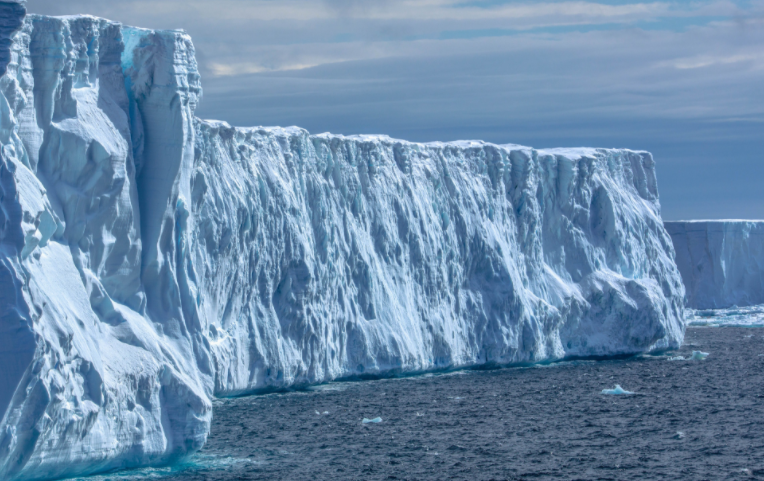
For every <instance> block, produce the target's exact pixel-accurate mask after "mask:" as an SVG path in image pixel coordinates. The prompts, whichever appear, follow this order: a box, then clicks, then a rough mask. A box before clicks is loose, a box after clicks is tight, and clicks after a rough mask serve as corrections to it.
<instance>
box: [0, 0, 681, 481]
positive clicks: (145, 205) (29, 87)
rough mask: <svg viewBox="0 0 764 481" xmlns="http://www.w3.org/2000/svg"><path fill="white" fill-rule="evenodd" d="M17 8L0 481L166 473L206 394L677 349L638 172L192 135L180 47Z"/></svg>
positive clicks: (397, 144)
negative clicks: (142, 469)
mask: <svg viewBox="0 0 764 481" xmlns="http://www.w3.org/2000/svg"><path fill="white" fill-rule="evenodd" d="M5 6H6V5H4V4H3V3H2V2H0V7H5ZM16 7H18V5H16V6H12V7H9V8H11V10H6V11H4V12H5V13H4V14H3V16H2V17H0V18H2V22H0V24H2V25H8V27H7V28H6V29H5V30H3V29H2V26H1V25H0V47H2V46H3V45H7V46H8V48H7V49H6V50H2V49H0V59H2V58H6V59H7V61H6V62H5V64H4V65H5V67H4V68H6V69H7V73H6V74H5V75H4V76H3V77H2V78H0V114H1V115H0V207H2V208H1V209H0V229H1V230H0V365H2V369H0V415H2V420H1V421H0V479H51V478H56V477H62V476H70V475H81V474H88V473H94V472H98V471H104V470H112V469H118V468H127V467H134V466H143V465H151V464H161V463H166V462H170V461H172V460H174V459H177V458H178V457H181V456H184V455H187V454H189V453H192V452H194V451H196V450H198V449H199V448H200V447H201V446H202V445H203V443H204V441H205V439H206V436H207V433H208V430H209V422H210V417H211V399H212V398H213V397H214V396H221V395H231V394H239V393H246V392H255V391H258V390H263V389H274V388H286V387H290V386H295V385H305V384H310V383H318V382H323V381H328V380H332V379H337V378H342V377H351V376H367V375H386V374H394V373H399V372H419V371H426V370H432V369H439V368H456V367H465V366H475V365H481V364H486V363H494V364H504V363H526V362H536V361H543V360H553V359H560V358H563V357H566V356H612V355H619V354H629V353H638V352H645V351H652V350H661V349H667V348H671V347H676V346H678V345H679V344H680V343H681V341H682V338H683V334H684V325H683V319H682V303H683V299H684V287H683V285H682V282H681V278H680V275H679V272H678V270H677V269H676V266H675V264H674V261H673V259H674V251H673V247H672V245H671V242H670V238H669V236H668V234H667V233H666V231H665V230H664V228H663V224H662V222H661V218H660V205H659V200H658V190H657V182H656V178H655V166H654V162H653V159H652V157H651V156H650V155H649V154H647V153H645V152H633V151H627V150H604V149H574V150H548V151H539V150H534V149H531V148H527V147H520V146H511V145H506V146H499V145H491V144H486V143H482V142H457V143H448V144H446V143H434V144H414V143H409V142H404V141H397V140H392V139H389V138H387V137H342V136H332V135H328V134H325V135H317V136H311V135H309V134H308V133H307V132H305V131H304V130H300V129H297V128H290V129H278V128H273V129H263V128H256V129H236V128H232V127H230V126H228V125H227V124H225V123H222V122H205V121H201V120H198V119H196V118H195V117H194V109H195V107H196V104H197V102H198V101H199V100H200V98H201V93H202V92H201V85H200V78H199V74H198V69H197V65H196V60H195V58H194V49H193V45H192V42H191V39H190V38H189V37H188V36H187V35H186V34H185V33H183V32H180V31H164V32H156V31H150V30H142V29H135V28H129V27H124V26H122V25H119V24H116V23H113V22H109V21H106V20H102V19H97V18H93V17H64V18H49V17H40V16H29V17H27V18H26V20H25V21H23V24H22V21H21V17H23V9H22V10H19V9H18V8H16ZM8 12H11V13H8ZM14 12H16V13H14ZM13 15H16V16H15V17H13ZM14 22H15V23H14ZM15 30H18V31H17V32H16V33H15V34H14V33H13V32H14V31H15ZM2 35H5V38H11V39H12V42H11V43H10V44H7V43H6V44H2V43H1V39H2V38H3V37H2ZM2 55H5V57H2Z"/></svg>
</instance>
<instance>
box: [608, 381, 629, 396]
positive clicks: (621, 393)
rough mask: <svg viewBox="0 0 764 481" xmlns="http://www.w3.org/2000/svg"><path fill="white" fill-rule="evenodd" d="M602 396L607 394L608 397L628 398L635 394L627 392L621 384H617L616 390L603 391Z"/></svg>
mask: <svg viewBox="0 0 764 481" xmlns="http://www.w3.org/2000/svg"><path fill="white" fill-rule="evenodd" d="M602 394H607V395H608V396H628V395H631V394H634V393H633V392H631V391H627V390H625V389H624V388H622V387H621V385H620V384H616V385H615V389H603V390H602Z"/></svg>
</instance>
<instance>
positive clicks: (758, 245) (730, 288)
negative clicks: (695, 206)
mask: <svg viewBox="0 0 764 481" xmlns="http://www.w3.org/2000/svg"><path fill="white" fill-rule="evenodd" d="M665 225H666V229H667V230H668V232H669V234H670V235H671V239H672V241H673V243H674V248H675V249H676V262H677V265H678V267H679V271H680V272H681V273H682V278H683V279H684V283H685V286H686V289H687V304H688V307H690V308H693V309H724V308H728V307H733V306H738V307H745V306H754V305H759V304H764V221H748V220H719V221H686V222H666V223H665Z"/></svg>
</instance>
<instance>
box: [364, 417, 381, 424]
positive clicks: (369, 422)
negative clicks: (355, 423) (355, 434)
mask: <svg viewBox="0 0 764 481" xmlns="http://www.w3.org/2000/svg"><path fill="white" fill-rule="evenodd" d="M381 422H382V418H374V419H367V418H363V421H362V422H361V423H362V424H371V423H373V424H379V423H381Z"/></svg>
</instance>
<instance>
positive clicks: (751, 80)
mask: <svg viewBox="0 0 764 481" xmlns="http://www.w3.org/2000/svg"><path fill="white" fill-rule="evenodd" d="M28 8H29V10H30V11H32V12H36V13H44V14H74V13H90V14H94V15H99V16H104V17H107V18H111V19H115V20H119V21H122V22H124V23H128V24H135V25H141V26H145V27H150V28H180V27H182V28H184V29H185V30H187V31H188V32H189V33H191V35H192V36H193V37H194V41H195V44H196V47H197V49H198V53H199V59H200V63H201V66H202V69H203V74H204V77H205V78H204V86H205V101H204V102H203V103H202V106H201V108H200V110H199V115H200V116H206V117H214V118H220V119H224V120H228V121H230V122H232V123H234V124H238V125H261V124H264V125H294V124H296V125H300V126H303V127H306V128H308V129H309V130H311V131H314V132H319V131H333V132H337V133H347V134H352V133H380V132H382V133H388V134H390V135H393V136H396V137H403V138H407V139H411V140H422V141H427V140H436V139H437V140H449V139H457V138H481V139H485V140H489V141H493V142H499V143H506V142H513V143H523V144H529V145H534V146H538V147H549V146H562V145H572V146H575V145H600V146H606V147H610V146H612V147H630V148H635V149H647V150H651V151H652V152H653V153H654V154H655V155H656V160H657V161H658V163H659V167H660V171H659V173H660V175H661V178H660V180H661V190H662V193H663V197H662V203H663V207H664V215H665V217H667V218H672V219H676V218H700V217H757V218H764V193H762V192H764V189H761V187H760V182H759V181H758V180H756V179H761V178H762V174H764V155H763V154H762V152H764V135H762V132H764V89H762V88H761V86H762V85H764V54H762V52H764V1H762V0H749V1H740V2H732V1H698V2H673V1H671V2H669V1H656V2H649V1H648V2H635V1H628V0H612V1H599V2H587V1H549V2H530V1H527V2H519V1H502V0H484V1H458V0H322V1H318V0H310V1H309V0H216V1H214V2H211V1H209V0H206V1H198V0H183V1H180V0H151V1H145V0H127V1H121V2H103V1H102V0H69V1H67V2H61V1H60V0H29V3H28Z"/></svg>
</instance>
